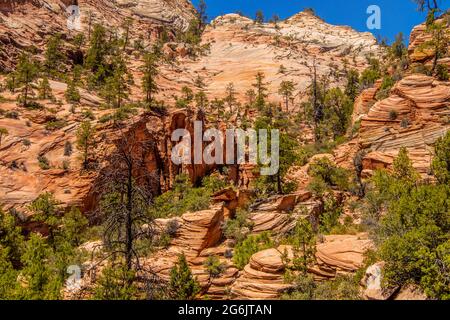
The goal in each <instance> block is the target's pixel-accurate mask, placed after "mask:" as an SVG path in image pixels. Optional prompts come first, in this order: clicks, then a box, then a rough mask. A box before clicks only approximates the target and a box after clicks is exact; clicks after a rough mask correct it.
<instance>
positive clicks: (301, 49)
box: [167, 12, 381, 102]
mask: <svg viewBox="0 0 450 320" xmlns="http://www.w3.org/2000/svg"><path fill="white" fill-rule="evenodd" d="M202 39H203V43H204V44H209V45H210V50H209V52H208V53H207V54H206V55H204V56H200V57H198V59H196V60H194V61H191V60H190V59H187V58H186V59H180V62H181V63H182V65H183V67H182V68H180V71H181V73H182V74H183V82H187V83H193V80H195V79H196V78H197V77H198V76H201V77H203V79H204V82H205V83H206V85H207V93H208V94H209V95H211V96H213V97H224V96H225V88H226V86H227V84H228V83H229V82H233V83H234V85H235V88H237V89H238V90H237V91H238V93H239V94H238V99H239V100H240V101H241V102H244V101H245V96H244V93H245V92H246V91H247V90H248V89H250V88H252V86H251V85H252V83H254V81H255V80H254V78H255V75H256V73H257V72H258V71H260V72H263V73H264V74H265V76H266V79H267V80H266V82H267V84H268V89H269V90H268V93H269V94H270V95H271V97H272V99H279V95H278V87H279V85H280V83H281V81H283V80H293V81H294V82H295V83H296V91H297V92H300V93H303V92H305V90H306V89H307V87H308V86H309V84H310V83H311V77H312V74H313V65H314V64H315V65H316V68H317V73H318V75H319V76H326V77H327V79H328V80H329V81H330V82H331V83H335V84H343V83H344V79H343V77H341V75H343V71H342V70H343V66H344V61H347V63H348V67H352V68H356V69H358V70H360V71H361V70H363V69H364V68H366V67H367V60H366V58H365V56H366V54H368V53H369V52H370V53H372V54H374V55H375V56H378V55H380V54H381V49H380V47H379V46H378V45H377V42H376V40H375V38H374V37H373V36H372V35H371V34H370V33H358V32H356V31H355V30H352V29H351V28H349V27H342V26H333V25H330V24H327V23H325V22H324V21H323V20H321V19H320V18H318V17H315V16H314V15H312V14H310V13H308V12H302V13H299V14H297V15H295V16H293V17H291V18H290V19H287V20H285V21H282V22H279V23H277V24H276V25H275V24H272V23H264V24H255V23H254V21H253V20H251V19H249V18H246V17H242V16H240V15H238V14H227V15H224V16H220V17H217V18H216V19H215V20H213V21H212V22H211V24H210V25H209V26H208V27H207V28H206V30H205V32H204V34H203V36H202ZM353 57H354V59H353ZM167 80H170V82H169V83H168V84H170V83H172V86H171V87H172V88H173V89H174V90H177V89H176V85H175V83H176V82H177V81H179V75H178V74H176V75H175V74H167ZM303 97H304V94H298V95H296V97H295V100H296V101H299V100H302V99H303ZM279 100H280V101H281V99H279Z"/></svg>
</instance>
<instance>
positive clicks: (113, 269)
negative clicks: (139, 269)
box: [94, 263, 138, 300]
mask: <svg viewBox="0 0 450 320" xmlns="http://www.w3.org/2000/svg"><path fill="white" fill-rule="evenodd" d="M135 278H136V275H135V273H134V272H133V271H132V270H128V271H127V270H126V268H124V266H123V265H121V264H120V263H119V264H116V265H113V266H108V267H106V268H105V269H103V271H102V274H101V276H100V278H99V279H98V281H97V284H96V287H95V290H94V299H96V300H131V299H133V298H135V297H136V293H137V289H138V288H137V287H136V285H135V284H134V280H135Z"/></svg>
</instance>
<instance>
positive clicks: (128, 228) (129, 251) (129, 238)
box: [125, 162, 133, 271]
mask: <svg viewBox="0 0 450 320" xmlns="http://www.w3.org/2000/svg"><path fill="white" fill-rule="evenodd" d="M127 197H128V199H127V211H126V214H127V217H126V223H125V232H126V235H125V236H126V249H125V251H126V258H125V259H126V266H127V271H130V270H131V267H132V265H131V263H132V257H133V234H132V232H133V230H132V223H133V221H132V213H133V164H132V163H131V162H130V163H129V164H128V182H127Z"/></svg>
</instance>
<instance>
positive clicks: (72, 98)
mask: <svg viewBox="0 0 450 320" xmlns="http://www.w3.org/2000/svg"><path fill="white" fill-rule="evenodd" d="M64 97H65V98H66V101H67V102H69V103H77V102H80V100H81V95H80V91H78V88H77V86H76V83H75V81H73V79H72V80H69V81H68V83H67V90H66V93H65V94H64Z"/></svg>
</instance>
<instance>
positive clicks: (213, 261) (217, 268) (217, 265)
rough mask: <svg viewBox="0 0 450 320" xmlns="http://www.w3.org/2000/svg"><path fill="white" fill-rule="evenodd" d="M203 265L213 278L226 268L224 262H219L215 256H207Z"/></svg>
mask: <svg viewBox="0 0 450 320" xmlns="http://www.w3.org/2000/svg"><path fill="white" fill-rule="evenodd" d="M204 266H205V268H206V270H207V271H208V273H209V275H210V276H211V277H213V278H216V277H219V276H220V275H221V274H222V273H223V272H224V271H225V269H226V266H225V264H223V263H221V262H220V259H219V257H217V256H209V257H208V258H207V259H206V261H205V263H204Z"/></svg>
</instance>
